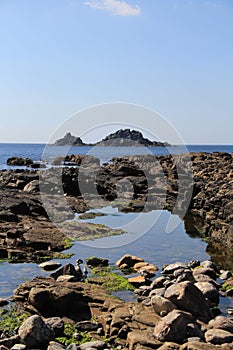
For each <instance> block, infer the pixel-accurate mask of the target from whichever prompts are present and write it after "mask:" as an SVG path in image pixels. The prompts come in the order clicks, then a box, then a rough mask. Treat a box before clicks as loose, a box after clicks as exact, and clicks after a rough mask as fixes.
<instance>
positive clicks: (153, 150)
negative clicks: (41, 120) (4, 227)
mask: <svg viewBox="0 0 233 350" xmlns="http://www.w3.org/2000/svg"><path fill="white" fill-rule="evenodd" d="M186 149H187V151H188V152H210V153H213V152H227V153H232V152H233V145H187V146H186ZM186 149H185V147H184V146H173V147H168V148H166V147H87V146H83V147H78V146H73V147H63V146H59V147H54V146H47V147H46V145H45V144H29V143H27V144H23V143H0V169H7V168H9V167H8V166H7V165H6V161H7V159H8V158H10V157H12V156H17V157H28V158H31V159H32V160H34V161H39V160H41V159H46V160H49V159H50V158H51V159H53V158H55V157H56V156H64V155H66V154H92V155H95V156H97V157H99V158H100V159H101V161H102V162H108V161H109V160H110V159H111V158H112V157H116V156H119V157H120V156H126V155H135V154H154V155H165V154H169V153H172V154H179V153H183V152H184V151H186Z"/></svg>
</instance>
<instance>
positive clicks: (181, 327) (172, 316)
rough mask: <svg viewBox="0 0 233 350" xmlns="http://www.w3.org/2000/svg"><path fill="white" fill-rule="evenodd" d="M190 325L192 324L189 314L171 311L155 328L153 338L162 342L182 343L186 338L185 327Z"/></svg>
mask: <svg viewBox="0 0 233 350" xmlns="http://www.w3.org/2000/svg"><path fill="white" fill-rule="evenodd" d="M190 323H193V318H192V315H191V314H189V313H187V312H183V311H180V310H173V311H171V312H169V314H168V315H167V316H165V317H163V318H162V319H161V321H159V322H158V324H157V325H156V326H155V329H154V336H155V338H156V339H158V340H159V341H162V342H165V341H171V342H172V341H175V342H178V343H179V342H182V341H183V340H184V339H185V338H186V334H187V326H188V324H190Z"/></svg>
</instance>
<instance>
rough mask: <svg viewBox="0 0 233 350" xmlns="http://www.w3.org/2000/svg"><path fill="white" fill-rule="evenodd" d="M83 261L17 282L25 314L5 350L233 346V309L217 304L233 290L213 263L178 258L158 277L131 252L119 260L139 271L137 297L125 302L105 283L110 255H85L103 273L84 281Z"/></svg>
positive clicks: (0, 344) (0, 342) (5, 338)
mask: <svg viewBox="0 0 233 350" xmlns="http://www.w3.org/2000/svg"><path fill="white" fill-rule="evenodd" d="M80 262H81V263H82V261H79V262H78V265H77V266H76V267H75V266H73V265H71V264H69V265H66V266H64V267H62V268H60V269H59V270H57V271H55V272H53V273H52V274H51V277H36V278H34V279H33V280H32V281H27V282H25V283H23V284H21V285H20V286H19V287H18V288H17V290H16V291H15V294H14V301H15V304H16V307H17V310H18V314H19V313H21V314H23V315H25V314H26V315H27V317H26V318H25V317H24V321H23V322H21V325H19V328H16V329H14V330H13V334H9V332H8V331H7V329H3V327H2V329H0V333H1V339H0V348H1V349H2V350H7V349H12V350H16V349H22V350H23V349H43V350H45V349H47V350H62V349H67V350H86V349H119V350H120V349H129V350H134V349H136V350H142V349H144V350H149V349H159V350H215V349H219V350H232V349H233V309H229V310H228V316H224V315H223V314H221V310H220V309H219V308H218V304H219V298H220V297H222V296H226V293H229V291H231V292H233V277H232V274H231V273H230V272H229V271H221V273H220V271H219V270H218V269H217V267H216V266H215V265H214V264H213V263H212V262H210V261H204V262H202V263H200V262H199V261H190V262H189V263H182V262H177V263H174V264H170V265H166V266H164V267H163V269H162V271H161V274H160V276H159V277H157V278H155V279H154V280H153V281H152V280H151V279H150V278H151V277H152V276H154V275H155V271H156V270H157V268H156V266H154V265H151V264H149V263H147V262H144V260H143V259H141V258H138V257H136V256H132V255H125V256H123V257H122V258H121V259H120V260H119V261H118V262H117V263H116V264H117V266H118V267H119V268H120V269H123V270H124V271H127V273H129V271H130V270H129V269H131V272H133V271H134V272H138V271H139V272H140V275H138V279H137V280H136V279H135V277H133V278H134V280H133V278H132V277H131V278H130V279H131V281H132V282H133V281H134V282H133V283H134V284H135V285H137V288H136V289H135V290H134V293H135V295H136V296H137V299H138V301H137V302H123V301H122V300H119V299H116V298H113V297H112V296H111V295H110V294H109V293H108V292H107V291H106V288H105V287H104V286H105V284H104V283H106V280H107V281H108V280H109V279H110V276H111V275H110V274H108V272H107V273H106V274H105V275H104V274H103V271H106V267H103V265H104V266H106V265H107V263H108V262H107V261H106V260H105V259H101V258H92V259H89V260H88V261H87V263H88V265H91V267H92V268H93V267H95V269H96V268H97V271H99V272H101V271H102V273H101V274H100V275H99V277H92V276H91V277H90V278H88V279H87V280H85V281H84V282H82V280H83V278H84V274H83V273H82V270H81V268H80ZM45 266H46V265H45ZM101 266H102V267H101ZM49 267H51V263H50V266H49ZM93 271H95V270H93ZM107 271H108V270H107ZM101 276H102V277H101ZM103 276H105V278H103ZM85 277H86V274H85ZM226 285H227V286H228V288H226ZM227 291H228V292H227ZM229 295H230V294H229ZM231 317H232V318H231ZM64 344H66V345H64ZM68 344H69V345H68Z"/></svg>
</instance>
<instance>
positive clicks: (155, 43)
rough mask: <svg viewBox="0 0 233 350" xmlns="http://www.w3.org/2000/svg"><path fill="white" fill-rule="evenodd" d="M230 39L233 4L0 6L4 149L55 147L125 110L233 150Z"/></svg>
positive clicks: (2, 0)
mask: <svg viewBox="0 0 233 350" xmlns="http://www.w3.org/2000/svg"><path fill="white" fill-rule="evenodd" d="M232 38H233V0H125V1H120V0H84V1H83V0H49V1H48V0H33V1H31V0H20V1H18V0H0V43H1V45H0V118H1V123H0V142H48V140H49V139H50V138H51V135H52V134H53V133H54V130H57V128H59V126H60V125H62V124H63V123H64V122H65V121H66V120H67V119H69V117H70V116H73V115H74V114H75V113H77V112H78V111H81V110H85V109H88V108H90V107H91V106H95V105H101V104H106V103H110V102H125V103H130V104H136V105H140V106H144V107H146V108H149V109H151V110H155V111H157V112H159V114H160V115H162V116H164V118H166V120H167V121H169V123H171V124H172V125H173V127H174V128H175V129H176V130H177V132H178V133H179V135H181V137H182V138H183V140H184V142H185V143H187V144H233V40H232ZM92 118H93V125H96V126H97V125H98V123H99V120H98V116H97V115H95V114H93V116H92ZM114 118H115V117H114V115H112V116H111V115H109V122H110V123H113V124H112V126H110V127H109V131H113V130H114V127H115V126H114V122H116V121H119V120H115V119H114ZM140 118H141V124H143V123H144V117H143V113H142V116H141V117H140ZM120 119H121V120H122V121H124V122H126V123H127V116H126V115H124V116H121V117H120ZM78 123H80V130H85V118H83V117H79V118H78ZM150 123H151V124H150ZM153 123H156V120H155V121H154V122H153V119H151V120H150V122H149V121H148V120H147V121H145V124H146V125H145V128H146V129H147V130H150V128H151V127H152V124H153ZM153 127H154V128H156V125H153ZM70 131H71V132H72V130H70ZM104 136H105V135H100V138H103V137H104ZM85 141H87V142H92V140H85ZM165 141H168V142H172V141H173V140H169V139H168V140H165Z"/></svg>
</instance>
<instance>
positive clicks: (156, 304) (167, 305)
mask: <svg viewBox="0 0 233 350" xmlns="http://www.w3.org/2000/svg"><path fill="white" fill-rule="evenodd" d="M151 305H152V307H153V309H154V310H155V312H156V313H157V314H158V315H160V313H161V312H162V311H166V312H167V313H168V312H170V311H172V310H174V309H177V307H176V305H175V304H173V303H172V302H171V301H170V300H168V299H166V298H164V297H162V296H161V295H154V296H153V297H152V298H151Z"/></svg>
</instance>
